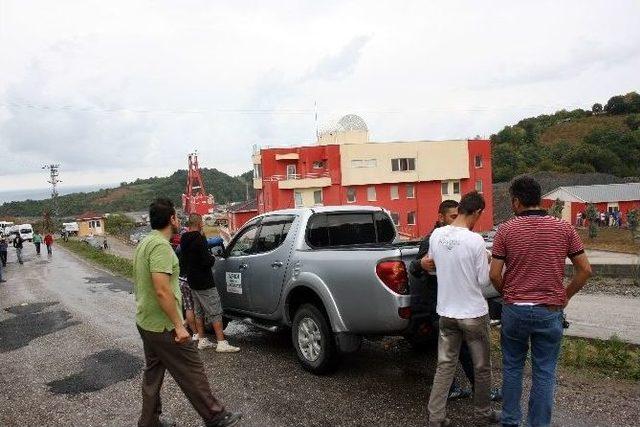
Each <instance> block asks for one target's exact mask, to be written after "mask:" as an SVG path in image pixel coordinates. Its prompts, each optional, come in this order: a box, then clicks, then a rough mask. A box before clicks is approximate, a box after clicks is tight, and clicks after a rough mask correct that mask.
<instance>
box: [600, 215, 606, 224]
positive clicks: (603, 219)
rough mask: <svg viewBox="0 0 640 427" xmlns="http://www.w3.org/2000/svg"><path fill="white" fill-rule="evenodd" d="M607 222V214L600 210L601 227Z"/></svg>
mask: <svg viewBox="0 0 640 427" xmlns="http://www.w3.org/2000/svg"><path fill="white" fill-rule="evenodd" d="M606 224H607V223H606V222H605V214H604V212H600V227H603V226H605V225H606Z"/></svg>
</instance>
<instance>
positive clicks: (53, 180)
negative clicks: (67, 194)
mask: <svg viewBox="0 0 640 427" xmlns="http://www.w3.org/2000/svg"><path fill="white" fill-rule="evenodd" d="M42 169H48V170H49V180H48V181H47V182H48V183H49V184H51V201H52V204H53V206H52V210H53V216H58V213H59V212H58V188H57V186H58V184H59V183H61V182H62V181H61V180H60V178H58V176H59V175H60V173H59V172H58V169H60V165H59V164H50V165H44V166H43V167H42Z"/></svg>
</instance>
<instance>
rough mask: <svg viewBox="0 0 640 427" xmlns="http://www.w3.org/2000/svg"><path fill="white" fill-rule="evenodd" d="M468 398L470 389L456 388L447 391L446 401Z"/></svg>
mask: <svg viewBox="0 0 640 427" xmlns="http://www.w3.org/2000/svg"><path fill="white" fill-rule="evenodd" d="M469 396H471V389H468V388H462V387H460V386H456V387H454V388H453V390H450V391H449V396H447V399H448V400H456V399H466V398H467V397H469Z"/></svg>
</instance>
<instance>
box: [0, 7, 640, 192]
mask: <svg viewBox="0 0 640 427" xmlns="http://www.w3.org/2000/svg"><path fill="white" fill-rule="evenodd" d="M638 22H640V2H639V1H634V0H630V1H620V0H616V1H611V0H606V1H586V0H580V1H573V2H572V1H562V2H559V1H540V0H537V1H530V2H527V4H525V2H519V1H512V0H510V1H489V2H486V1H442V2H435V1H424V0H421V1H415V2H409V1H407V2H404V1H399V0H396V1H389V2H385V1H330V0H325V1H308V2H303V1H291V2H285V1H241V0H234V1H227V2H215V1H204V0H203V1H188V0H180V1H178V0H174V1H158V0H154V1H134V0H127V1H115V0H109V1H87V0H78V1H63V0H56V1H29V0H15V1H13V0H0V190H9V189H21V188H36V187H42V186H46V175H45V171H42V170H41V169H40V168H41V166H42V165H43V164H45V163H50V162H57V163H60V164H61V165H62V168H61V176H62V179H63V180H64V185H79V184H100V183H117V182H120V181H123V180H132V179H135V178H138V177H148V176H163V175H168V174H169V173H171V172H173V171H174V170H176V169H178V168H183V169H184V168H186V155H187V153H188V152H190V151H191V150H193V149H198V151H199V153H200V163H201V165H202V166H206V167H215V168H218V169H220V170H222V171H224V172H227V173H230V174H239V173H241V172H244V171H246V170H249V169H250V168H251V162H250V154H251V147H252V146H253V145H254V144H257V145H263V146H264V145H298V144H309V143H312V142H313V141H314V135H315V121H314V103H315V102H317V106H318V116H319V122H320V125H321V126H322V125H323V124H324V123H327V122H328V121H330V120H332V119H335V118H338V117H340V116H341V115H344V114H346V113H357V114H359V115H361V116H362V117H363V118H364V119H365V121H366V122H367V124H368V126H369V130H370V136H371V139H373V140H376V141H385V140H407V139H444V138H465V137H470V136H474V135H477V134H479V135H483V136H489V135H490V134H491V133H494V132H496V131H497V130H499V129H500V128H502V127H503V126H504V125H506V124H511V123H514V122H516V121H518V120H519V119H521V118H524V117H527V116H531V115H537V114H540V113H546V112H553V111H555V110H556V109H560V108H565V107H566V108H577V107H583V108H590V106H591V105H592V104H593V103H594V102H601V103H604V102H606V101H607V99H608V98H609V97H610V96H612V95H614V94H620V93H626V92H629V91H631V90H638V89H639V86H640V84H639V83H640V82H639V78H640V25H638Z"/></svg>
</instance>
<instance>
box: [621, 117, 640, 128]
mask: <svg viewBox="0 0 640 427" xmlns="http://www.w3.org/2000/svg"><path fill="white" fill-rule="evenodd" d="M624 122H625V123H626V125H627V126H629V129H631V130H638V128H640V114H631V115H630V116H629V117H627V118H626V119H625V121H624Z"/></svg>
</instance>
